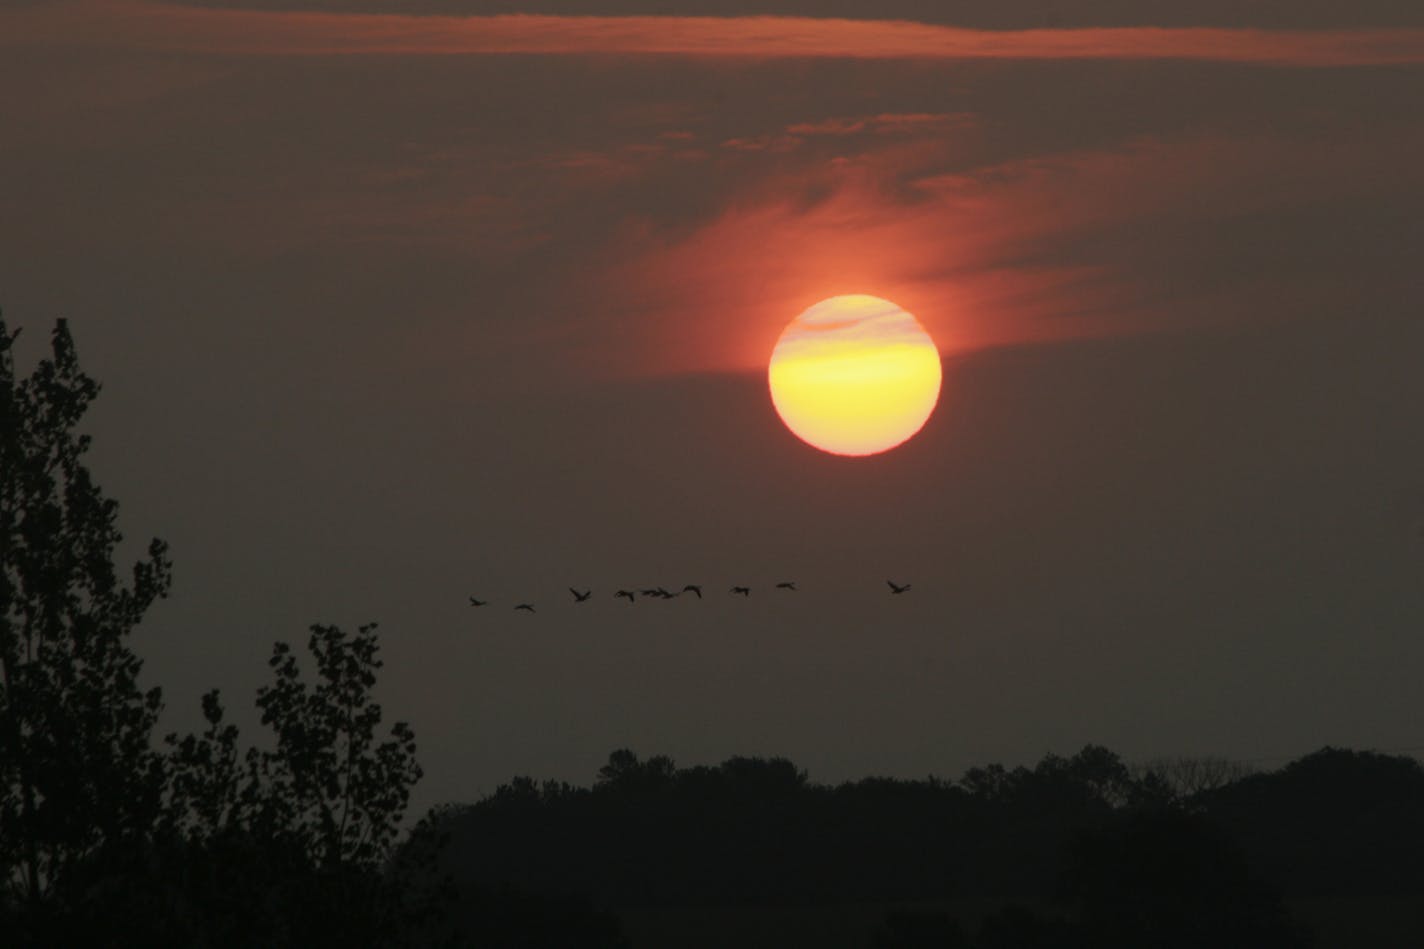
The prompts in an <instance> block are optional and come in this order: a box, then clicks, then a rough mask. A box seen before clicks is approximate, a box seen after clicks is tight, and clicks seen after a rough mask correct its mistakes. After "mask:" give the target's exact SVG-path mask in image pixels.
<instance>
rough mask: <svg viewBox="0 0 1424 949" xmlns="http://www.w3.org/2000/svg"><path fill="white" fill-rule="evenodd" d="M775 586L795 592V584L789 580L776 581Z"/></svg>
mask: <svg viewBox="0 0 1424 949" xmlns="http://www.w3.org/2000/svg"><path fill="white" fill-rule="evenodd" d="M776 588H777V589H778V590H790V591H791V592H792V593H795V592H796V584H794V583H792V582H791V581H790V580H786V581H783V582H781V583H778V584H777V585H776Z"/></svg>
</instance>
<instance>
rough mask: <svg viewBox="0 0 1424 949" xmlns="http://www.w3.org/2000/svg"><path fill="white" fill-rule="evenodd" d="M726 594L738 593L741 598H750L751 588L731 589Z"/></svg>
mask: <svg viewBox="0 0 1424 949" xmlns="http://www.w3.org/2000/svg"><path fill="white" fill-rule="evenodd" d="M728 592H731V593H740V594H741V595H742V596H751V595H752V588H751V587H732V589H731V590H730V591H728Z"/></svg>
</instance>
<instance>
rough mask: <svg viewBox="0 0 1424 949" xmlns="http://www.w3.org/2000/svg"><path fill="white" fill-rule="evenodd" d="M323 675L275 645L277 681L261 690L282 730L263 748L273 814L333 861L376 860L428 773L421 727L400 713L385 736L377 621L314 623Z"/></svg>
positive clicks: (320, 860)
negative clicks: (418, 733) (308, 674)
mask: <svg viewBox="0 0 1424 949" xmlns="http://www.w3.org/2000/svg"><path fill="white" fill-rule="evenodd" d="M307 645H308V648H309V649H310V651H311V654H312V656H313V658H314V659H315V660H316V667H317V682H316V683H315V684H314V685H308V684H307V682H306V681H305V680H304V679H303V677H302V673H301V669H300V667H299V666H298V663H297V659H296V656H295V655H294V654H293V653H292V650H291V647H290V646H288V645H287V644H286V643H280V642H279V643H276V644H274V645H273V647H272V659H271V661H270V663H269V664H270V665H271V667H272V669H273V671H274V672H275V674H276V681H275V682H274V683H273V684H272V685H269V686H266V687H264V688H263V689H261V690H260V691H259V692H258V694H257V706H258V708H260V709H261V710H262V722H263V724H265V725H270V726H271V727H272V730H273V731H274V732H275V733H276V736H277V747H276V750H275V751H273V752H271V753H269V754H266V755H264V756H262V763H261V772H262V775H263V777H264V778H265V780H266V781H267V782H268V792H267V795H266V797H267V802H268V806H269V807H271V808H273V809H274V811H273V813H271V815H270V819H272V820H274V821H275V822H276V825H277V826H278V827H280V828H282V830H283V831H284V832H287V833H290V834H292V835H294V837H295V839H296V840H297V841H299V842H300V844H301V846H302V848H303V849H304V851H305V852H306V854H307V855H308V857H309V859H311V860H312V862H313V863H314V864H316V865H318V866H321V867H324V868H328V869H330V868H336V867H342V866H354V867H362V868H372V867H375V866H377V865H378V864H379V863H380V861H381V860H383V859H384V858H385V857H386V855H387V853H388V852H389V850H390V846H391V843H392V842H393V841H394V839H395V835H396V832H397V830H398V829H399V827H400V821H401V818H402V817H404V816H405V809H406V804H407V803H408V802H409V801H410V789H411V787H412V786H413V785H414V784H415V782H416V781H418V780H420V776H421V770H420V766H419V765H418V764H416V762H415V734H414V732H412V731H411V728H410V726H409V725H407V724H406V723H405V722H396V723H395V724H394V725H393V726H391V729H390V737H389V738H388V739H386V740H385V741H383V742H381V743H380V744H377V740H378V739H377V735H376V728H377V726H379V725H380V723H381V716H382V713H381V706H380V705H379V704H377V703H376V702H375V701H374V700H373V699H372V697H371V689H372V687H373V686H374V685H375V684H376V671H377V670H378V669H380V667H381V661H380V659H379V658H377V656H376V651H377V646H376V627H375V626H374V625H367V626H362V627H361V628H360V630H359V631H358V632H357V633H356V634H355V635H354V636H348V635H347V634H346V633H345V632H343V631H342V630H341V628H340V627H337V626H320V625H318V626H313V627H311V636H310V638H309V639H308V641H307Z"/></svg>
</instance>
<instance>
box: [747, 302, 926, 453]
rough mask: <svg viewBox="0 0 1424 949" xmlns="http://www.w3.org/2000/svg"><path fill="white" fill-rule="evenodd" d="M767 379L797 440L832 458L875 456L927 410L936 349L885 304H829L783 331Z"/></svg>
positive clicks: (911, 321) (909, 432) (912, 322)
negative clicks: (839, 456) (833, 456)
mask: <svg viewBox="0 0 1424 949" xmlns="http://www.w3.org/2000/svg"><path fill="white" fill-rule="evenodd" d="M767 380H768V382H769V384H770V386H771V402H772V404H773V405H774V406H776V412H777V414H778V415H780V416H781V420H782V421H783V422H785V423H786V427H787V428H789V429H791V431H792V433H793V434H795V435H796V437H797V438H800V439H801V440H802V441H804V442H806V443H807V444H809V445H812V446H814V447H816V448H819V449H821V450H822V451H826V452H830V453H831V454H835V455H874V454H878V453H880V452H882V451H887V450H889V449H891V448H894V447H895V446H896V445H900V444H902V443H904V442H905V441H907V440H908V439H910V438H911V437H912V436H914V434H915V433H916V432H918V431H919V430H920V429H921V428H923V427H924V424H925V422H926V421H927V420H928V419H929V417H930V413H931V412H933V411H934V408H935V404H936V403H937V402H938V401H939V389H940V382H941V372H940V363H939V350H938V348H936V346H935V343H934V340H933V339H931V338H930V334H929V333H927V332H925V328H924V327H923V326H921V325H920V323H919V321H918V320H916V319H915V318H914V316H912V315H911V314H910V313H908V312H906V311H905V310H904V309H902V308H901V307H899V306H897V305H896V304H894V303H891V302H890V301H889V300H882V299H880V298H879V297H872V296H866V295H863V294H855V295H852V296H840V297H831V298H830V299H828V300H822V301H821V302H820V303H817V304H816V305H815V306H813V307H811V308H809V309H807V310H805V311H804V312H802V313H801V315H800V316H798V317H796V319H794V320H792V321H791V322H790V323H788V324H787V325H786V329H784V330H782V332H781V338H780V339H778V340H777V341H776V347H775V348H774V349H773V350H772V352H771V364H770V366H768V367H767Z"/></svg>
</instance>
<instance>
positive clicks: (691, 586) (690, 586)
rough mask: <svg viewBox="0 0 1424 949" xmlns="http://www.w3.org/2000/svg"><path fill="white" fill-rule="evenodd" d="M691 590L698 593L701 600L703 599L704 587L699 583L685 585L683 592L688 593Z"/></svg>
mask: <svg viewBox="0 0 1424 949" xmlns="http://www.w3.org/2000/svg"><path fill="white" fill-rule="evenodd" d="M689 591H691V592H693V593H696V594H697V598H698V599H699V600H700V599H702V588H701V587H700V586H698V585H697V584H695V583H689V584H688V585H687V586H685V587H683V588H682V592H683V593H687V592H689Z"/></svg>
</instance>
